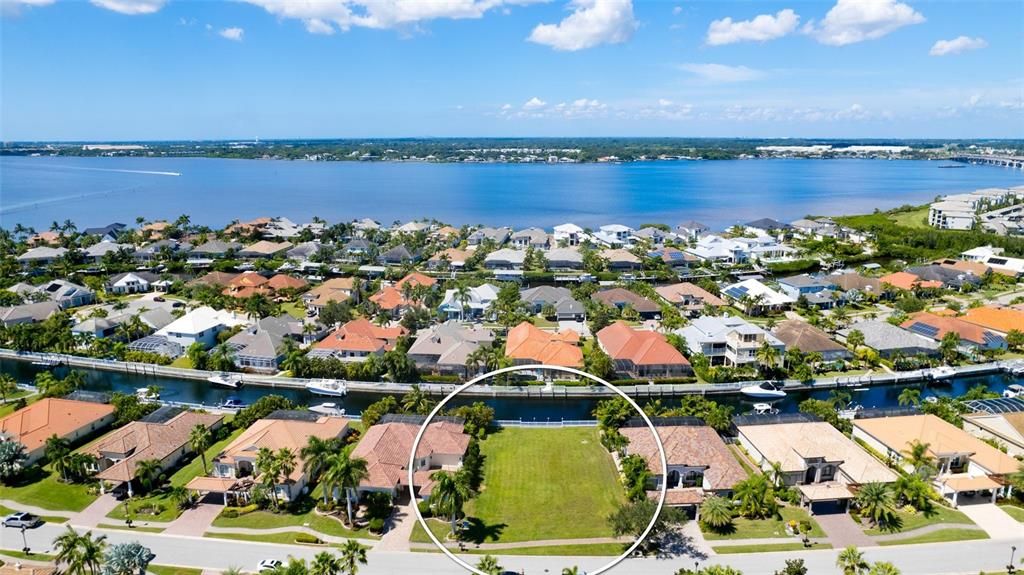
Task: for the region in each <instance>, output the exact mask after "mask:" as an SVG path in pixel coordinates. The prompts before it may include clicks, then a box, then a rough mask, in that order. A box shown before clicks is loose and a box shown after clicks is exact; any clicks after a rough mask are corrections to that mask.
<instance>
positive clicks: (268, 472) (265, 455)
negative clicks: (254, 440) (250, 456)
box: [256, 447, 281, 507]
mask: <svg viewBox="0 0 1024 575" xmlns="http://www.w3.org/2000/svg"><path fill="white" fill-rule="evenodd" d="M256 470H257V471H258V472H259V474H260V477H261V478H262V479H261V483H262V484H263V486H264V487H266V488H267V489H269V490H270V492H271V493H272V494H273V498H274V507H277V506H278V501H277V477H278V476H279V475H280V474H281V472H280V470H279V469H278V460H277V456H276V455H275V454H274V450H272V449H270V448H269V447H261V448H260V449H259V451H257V452H256Z"/></svg>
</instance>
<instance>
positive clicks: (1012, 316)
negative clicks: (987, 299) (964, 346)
mask: <svg viewBox="0 0 1024 575" xmlns="http://www.w3.org/2000/svg"><path fill="white" fill-rule="evenodd" d="M960 319H962V320H963V321H966V322H969V323H973V324H975V325H980V326H981V327H985V328H988V329H990V330H992V331H998V332H1000V333H1009V332H1010V330H1014V329H1017V330H1021V331H1024V308H1022V309H1014V308H1012V307H995V306H985V307H976V308H971V309H969V310H967V313H966V314H964V315H963V316H962V317H961V318H960Z"/></svg>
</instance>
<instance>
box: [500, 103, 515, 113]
mask: <svg viewBox="0 0 1024 575" xmlns="http://www.w3.org/2000/svg"><path fill="white" fill-rule="evenodd" d="M511 109H512V104H504V105H502V106H501V110H502V111H503V112H507V111H509V110H511Z"/></svg>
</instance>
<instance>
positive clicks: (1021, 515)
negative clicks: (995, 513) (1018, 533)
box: [999, 505, 1024, 523]
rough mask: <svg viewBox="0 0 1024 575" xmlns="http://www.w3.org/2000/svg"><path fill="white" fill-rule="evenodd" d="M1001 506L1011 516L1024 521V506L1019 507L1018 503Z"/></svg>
mask: <svg viewBox="0 0 1024 575" xmlns="http://www.w3.org/2000/svg"><path fill="white" fill-rule="evenodd" d="M999 508H1000V509H1002V510H1003V511H1005V512H1006V514H1007V515H1009V516H1010V517H1013V518H1014V519H1016V520H1017V521H1020V522H1021V523H1024V508H1021V507H1017V506H1016V505H1000V506H999Z"/></svg>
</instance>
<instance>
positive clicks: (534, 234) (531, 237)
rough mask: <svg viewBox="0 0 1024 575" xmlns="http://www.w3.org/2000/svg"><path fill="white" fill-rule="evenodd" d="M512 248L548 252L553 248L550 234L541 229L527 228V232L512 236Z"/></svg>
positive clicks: (523, 231)
mask: <svg viewBox="0 0 1024 575" xmlns="http://www.w3.org/2000/svg"><path fill="white" fill-rule="evenodd" d="M511 241H512V247H515V248H517V249H521V250H525V249H526V248H534V249H538V250H546V249H548V248H549V247H551V237H550V236H548V233H547V232H545V231H544V230H542V229H540V228H526V229H525V230H519V231H518V232H516V233H514V234H512V238H511Z"/></svg>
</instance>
